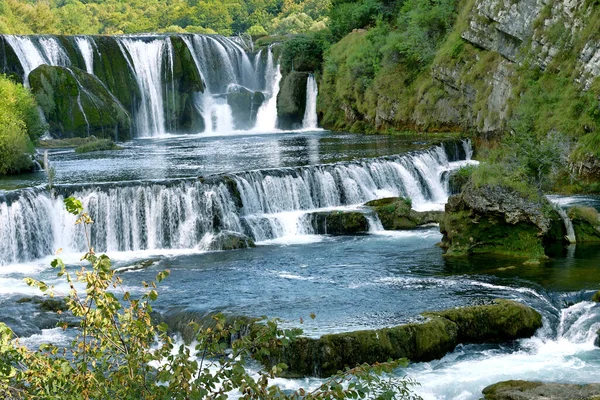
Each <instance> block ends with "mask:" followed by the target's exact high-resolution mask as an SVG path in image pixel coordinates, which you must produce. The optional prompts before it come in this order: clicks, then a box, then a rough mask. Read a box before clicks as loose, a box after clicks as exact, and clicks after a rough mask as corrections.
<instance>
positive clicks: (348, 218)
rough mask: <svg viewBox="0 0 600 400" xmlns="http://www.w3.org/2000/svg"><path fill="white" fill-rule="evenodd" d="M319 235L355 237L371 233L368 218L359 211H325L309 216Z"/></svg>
mask: <svg viewBox="0 0 600 400" xmlns="http://www.w3.org/2000/svg"><path fill="white" fill-rule="evenodd" d="M307 218H310V221H311V224H312V226H313V229H314V230H315V233H316V234H317V235H355V234H357V233H366V232H368V231H369V221H368V220H367V217H366V216H365V215H364V214H363V213H361V212H358V211H325V212H315V213H311V214H309V215H308V216H307Z"/></svg>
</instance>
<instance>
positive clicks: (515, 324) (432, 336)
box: [259, 300, 542, 377]
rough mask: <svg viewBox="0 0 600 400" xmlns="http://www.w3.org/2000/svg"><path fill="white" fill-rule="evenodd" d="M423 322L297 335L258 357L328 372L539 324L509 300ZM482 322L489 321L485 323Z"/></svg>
mask: <svg viewBox="0 0 600 400" xmlns="http://www.w3.org/2000/svg"><path fill="white" fill-rule="evenodd" d="M424 316H425V317H427V318H429V320H428V321H427V322H424V323H417V324H407V325H400V326H397V327H393V328H384V329H378V330H366V331H357V332H348V333H339V334H332V335H325V336H322V337H321V338H319V339H313V338H299V339H298V340H296V341H293V342H291V343H290V344H288V345H286V346H283V347H279V348H276V349H272V351H271V352H270V354H269V355H268V356H262V357H259V358H260V361H261V362H263V363H264V364H266V365H269V366H270V365H275V364H278V363H281V362H283V363H285V364H287V366H288V369H287V370H286V372H285V373H284V374H285V376H288V377H300V376H321V377H325V376H331V375H333V374H335V373H336V372H337V371H340V370H343V369H344V368H346V367H350V368H352V367H354V366H356V365H358V364H362V363H376V362H385V361H388V360H390V359H400V358H407V359H409V360H411V361H430V360H433V359H438V358H442V357H443V356H444V355H445V354H446V353H448V352H449V351H452V350H453V349H454V348H455V347H456V346H457V345H458V344H460V343H482V342H504V341H508V340H513V339H518V338H523V337H529V336H531V335H533V334H534V333H535V331H536V330H537V329H538V328H540V327H541V326H542V318H541V316H540V314H539V313H537V312H536V311H535V310H533V309H531V308H529V307H527V306H524V305H522V304H520V303H517V302H514V301H510V300H497V301H495V302H494V303H493V304H489V305H483V306H474V307H464V308H458V309H454V310H447V311H440V312H435V313H425V314H424ZM486 324H489V326H488V325H486Z"/></svg>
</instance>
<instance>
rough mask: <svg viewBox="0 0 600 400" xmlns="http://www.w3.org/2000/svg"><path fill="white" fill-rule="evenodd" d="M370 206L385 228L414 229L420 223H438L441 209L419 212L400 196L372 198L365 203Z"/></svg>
mask: <svg viewBox="0 0 600 400" xmlns="http://www.w3.org/2000/svg"><path fill="white" fill-rule="evenodd" d="M365 206H367V207H370V208H372V209H373V210H374V211H375V213H377V216H378V217H379V220H380V221H381V224H382V225H383V227H384V228H385V229H386V230H391V231H393V230H403V229H414V228H417V227H418V226H420V225H425V224H430V223H439V222H440V221H441V220H442V218H443V215H444V213H443V212H442V211H426V212H419V211H415V210H413V209H412V208H411V201H410V200H409V199H405V198H402V197H389V198H385V199H379V200H373V201H370V202H368V203H366V204H365Z"/></svg>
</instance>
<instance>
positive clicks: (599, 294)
mask: <svg viewBox="0 0 600 400" xmlns="http://www.w3.org/2000/svg"><path fill="white" fill-rule="evenodd" d="M592 301H593V302H595V303H600V290H599V291H597V292H596V293H594V294H593V295H592Z"/></svg>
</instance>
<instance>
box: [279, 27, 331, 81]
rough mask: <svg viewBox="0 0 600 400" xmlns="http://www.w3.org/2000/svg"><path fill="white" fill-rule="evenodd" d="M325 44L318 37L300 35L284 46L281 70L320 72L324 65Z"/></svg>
mask: <svg viewBox="0 0 600 400" xmlns="http://www.w3.org/2000/svg"><path fill="white" fill-rule="evenodd" d="M324 47H325V42H324V39H323V38H322V37H319V36H318V35H315V34H313V35H298V36H294V37H292V38H291V39H289V40H287V41H286V42H285V43H284V44H283V49H282V52H281V69H282V70H283V72H285V73H288V72H290V71H300V72H313V71H318V70H320V68H321V64H322V63H323V48H324Z"/></svg>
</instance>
